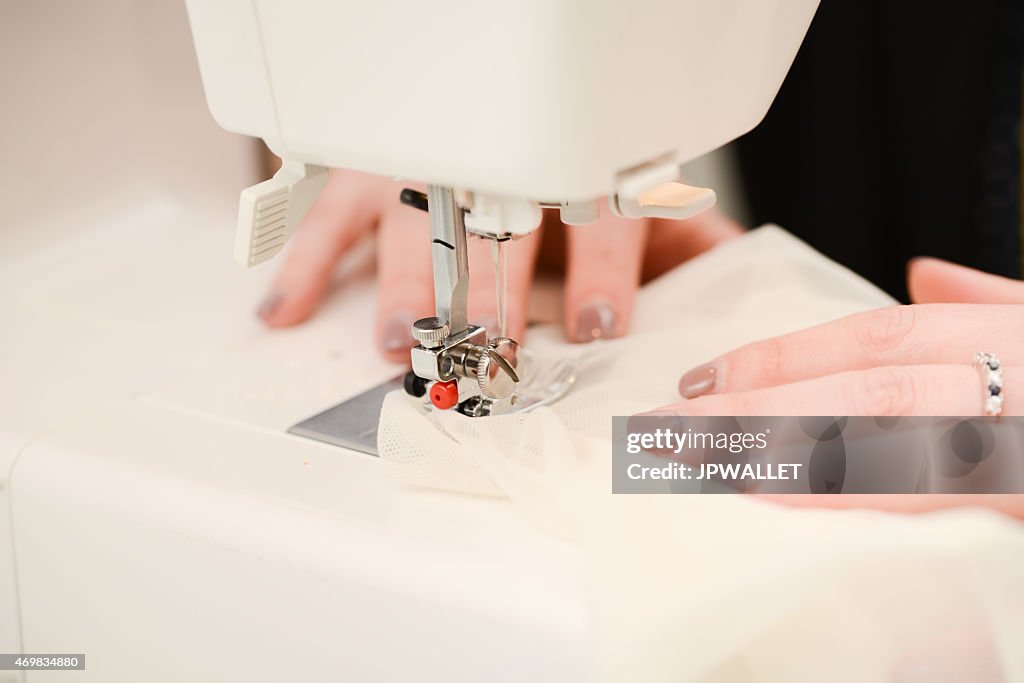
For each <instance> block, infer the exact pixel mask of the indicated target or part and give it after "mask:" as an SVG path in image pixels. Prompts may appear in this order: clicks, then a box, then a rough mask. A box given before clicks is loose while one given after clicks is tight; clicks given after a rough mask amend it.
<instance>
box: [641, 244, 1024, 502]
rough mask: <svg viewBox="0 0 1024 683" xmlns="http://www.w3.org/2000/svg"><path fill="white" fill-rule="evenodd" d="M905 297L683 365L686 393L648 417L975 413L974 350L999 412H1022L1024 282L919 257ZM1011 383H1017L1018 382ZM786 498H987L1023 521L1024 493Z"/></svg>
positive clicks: (977, 387)
mask: <svg viewBox="0 0 1024 683" xmlns="http://www.w3.org/2000/svg"><path fill="white" fill-rule="evenodd" d="M908 283H909V289H910V293H911V298H912V299H913V301H914V302H916V303H915V304H913V305H910V306H892V307H890V308H884V309H879V310H876V311H869V312H866V313H859V314H857V315H852V316H849V317H847V318H842V319H840V320H836V321H834V322H830V323H826V324H824V325H819V326H818V327H812V328H810V329H806V330H802V331H799V332H794V333H792V334H787V335H783V336H781V337H775V338H772V339H767V340H764V341H759V342H755V343H753V344H748V345H747V346H743V347H740V348H738V349H736V350H734V351H730V352H729V353H726V354H725V355H723V356H720V357H718V358H716V359H714V360H712V361H711V362H710V363H707V364H704V365H701V366H699V367H696V368H694V369H693V370H690V371H689V372H687V373H686V374H685V375H683V377H682V379H681V380H680V382H679V393H680V394H681V395H682V396H683V397H684V398H685V399H687V400H684V401H681V402H679V403H676V404H673V405H669V406H665V407H662V408H659V409H658V410H657V411H654V412H655V413H656V414H672V413H675V414H678V415H821V414H829V415H979V414H980V413H981V410H982V392H981V386H980V382H981V378H980V376H979V374H978V371H977V369H976V368H975V367H973V366H972V359H973V357H974V354H975V353H976V352H978V351H987V352H992V353H995V354H996V355H997V356H998V357H999V359H1000V360H1001V362H1002V367H1003V370H1002V372H1003V377H1004V382H1005V385H1006V387H1007V388H1008V389H1007V391H1006V393H1005V395H1004V396H1005V402H1004V404H1003V413H1004V414H1007V415H1021V414H1024V343H1022V339H1024V305H1022V304H1024V282H1019V281H1016V280H1010V279H1007V278H1003V277H998V276H995V275H988V274H986V273H982V272H979V271H977V270H972V269H970V268H965V267H963V266H958V265H955V264H952V263H948V262H946V261H940V260H938V259H930V258H920V259H915V260H914V261H911V263H910V265H909V267H908ZM1017 387H1019V388H1020V390H1019V391H1014V388H1017ZM778 498H779V499H780V500H781V501H782V502H786V503H788V504H794V505H810V506H823V505H825V506H829V507H857V506H871V507H883V508H886V509H892V510H899V511H906V512H910V511H924V510H930V509H935V508H939V507H946V506H949V505H968V504H971V505H985V506H988V507H993V508H996V509H1000V510H1002V511H1004V512H1007V513H1009V514H1012V515H1015V516H1017V517H1022V518H1024V496H998V495H993V496H976V495H958V496H850V495H845V496H824V497H822V496H780V497H778Z"/></svg>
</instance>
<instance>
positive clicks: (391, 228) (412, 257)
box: [377, 199, 434, 363]
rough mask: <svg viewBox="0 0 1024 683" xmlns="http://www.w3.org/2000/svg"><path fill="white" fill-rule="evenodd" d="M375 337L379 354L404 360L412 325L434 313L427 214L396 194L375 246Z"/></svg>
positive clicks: (388, 206)
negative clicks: (400, 200)
mask: <svg viewBox="0 0 1024 683" xmlns="http://www.w3.org/2000/svg"><path fill="white" fill-rule="evenodd" d="M377 276H378V289H377V342H378V345H379V348H380V350H381V353H383V354H384V357H385V358H387V359H388V360H390V361H393V362H395V363H408V362H409V349H410V348H411V347H412V346H414V345H415V342H414V341H413V338H412V332H411V329H412V324H413V323H414V322H416V321H417V320H418V319H420V318H425V317H427V316H431V315H434V280H433V271H432V269H431V260H430V230H429V223H428V218H427V214H426V213H425V212H423V211H420V210H418V209H414V208H412V207H408V206H405V205H404V204H401V203H399V202H398V201H397V199H396V200H395V201H394V202H393V203H390V204H388V205H387V207H386V208H385V210H384V215H383V216H382V217H381V221H380V230H379V231H378V251H377Z"/></svg>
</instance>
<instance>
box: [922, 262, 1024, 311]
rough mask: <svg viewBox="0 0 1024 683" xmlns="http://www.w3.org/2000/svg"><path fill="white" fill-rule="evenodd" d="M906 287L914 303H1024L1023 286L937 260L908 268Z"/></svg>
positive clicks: (1014, 281) (1008, 279)
mask: <svg viewBox="0 0 1024 683" xmlns="http://www.w3.org/2000/svg"><path fill="white" fill-rule="evenodd" d="M907 287H908V289H909V290H910V298H911V300H913V301H914V302H915V303H937V302H949V303H988V304H1021V303H1024V282H1021V281H1019V280H1011V279H1010V278H1005V277H1000V276H998V275H991V274H989V273H983V272H981V271H980V270H975V269H973V268H967V267H965V266H960V265H957V264H955V263H950V262H949V261H943V260H941V259H935V258H916V259H914V260H912V261H911V262H910V263H909V264H908V265H907Z"/></svg>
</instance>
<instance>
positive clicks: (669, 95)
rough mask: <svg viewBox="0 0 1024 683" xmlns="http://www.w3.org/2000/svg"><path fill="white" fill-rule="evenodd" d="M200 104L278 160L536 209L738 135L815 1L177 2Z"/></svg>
mask: <svg viewBox="0 0 1024 683" xmlns="http://www.w3.org/2000/svg"><path fill="white" fill-rule="evenodd" d="M187 4H188V9H189V17H190V22H191V26H192V32H193V36H194V39H195V44H196V53H197V55H198V57H199V63H200V68H201V71H202V75H203V84H204V88H205V91H206V96H207V100H208V102H209V105H210V110H211V112H212V113H213V115H214V117H215V118H216V120H217V122H218V123H219V124H220V125H221V126H223V127H224V128H226V129H228V130H231V131H234V132H238V133H244V134H247V135H252V136H255V137H260V138H263V139H264V140H265V141H266V142H267V144H268V145H269V146H270V148H271V149H272V150H273V151H274V152H275V153H277V154H278V155H279V156H281V157H282V158H284V159H287V160H290V161H301V162H305V163H309V164H316V165H320V166H333V167H341V168H351V169H356V170H361V171H369V172H372V173H379V174H383V175H388V176H396V177H402V178H408V179H411V180H416V181H421V182H426V183H432V184H438V185H445V186H449V187H454V188H459V189H464V190H473V191H479V192H488V193H494V194H498V195H506V196H515V197H523V198H527V199H532V200H538V201H546V202H562V201H567V200H569V201H584V200H593V199H596V198H598V197H601V196H604V195H607V194H610V193H612V192H613V191H614V190H615V189H616V185H617V182H618V179H619V175H620V174H622V173H623V172H627V171H629V170H630V169H634V168H636V167H638V166H640V165H643V164H646V163H649V162H652V161H671V162H674V163H677V164H678V163H682V162H685V161H688V160H690V159H693V158H694V157H697V156H699V155H701V154H704V153H705V152H708V151H710V150H712V149H715V148H717V147H719V146H721V145H723V144H725V143H727V142H729V141H730V140H733V139H734V138H736V137H739V136H740V135H742V134H743V133H745V132H747V131H748V130H750V129H751V128H753V127H754V126H755V125H756V124H757V123H758V122H759V121H760V120H761V119H762V117H763V116H764V114H765V113H766V112H767V110H768V107H769V105H770V104H771V102H772V100H773V98H774V97H775V94H776V92H777V91H778V89H779V86H780V85H781V84H782V80H783V78H784V77H785V75H786V72H787V71H788V69H789V66H790V64H791V63H792V60H793V58H794V56H795V55H796V51H797V49H798V48H799V46H800V42H801V40H802V39H803V36H804V33H805V32H806V30H807V27H808V25H809V24H810V21H811V18H812V16H813V14H814V11H815V9H816V8H817V5H818V0H785V1H783V2H779V1H765V0H634V1H631V2H625V1H622V2H612V1H608V0H604V1H601V2H593V1H591V0H523V1H522V2H515V3H507V2H495V1H493V0H487V1H484V2H480V1H478V0H439V1H438V2H429V3H423V2H409V1H408V0H374V1H373V2H357V1H351V0H347V1H342V2H339V1H337V0H188V2H187Z"/></svg>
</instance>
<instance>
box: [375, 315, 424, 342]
mask: <svg viewBox="0 0 1024 683" xmlns="http://www.w3.org/2000/svg"><path fill="white" fill-rule="evenodd" d="M413 322H414V316H413V315H412V314H411V313H405V312H403V313H396V314H395V315H393V316H391V320H389V321H388V322H387V324H386V325H384V330H383V332H382V333H381V336H380V345H381V346H382V347H383V348H384V350H385V351H404V350H405V349H409V348H412V347H413V346H415V345H416V342H415V341H414V340H413V338H412V324H413Z"/></svg>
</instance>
